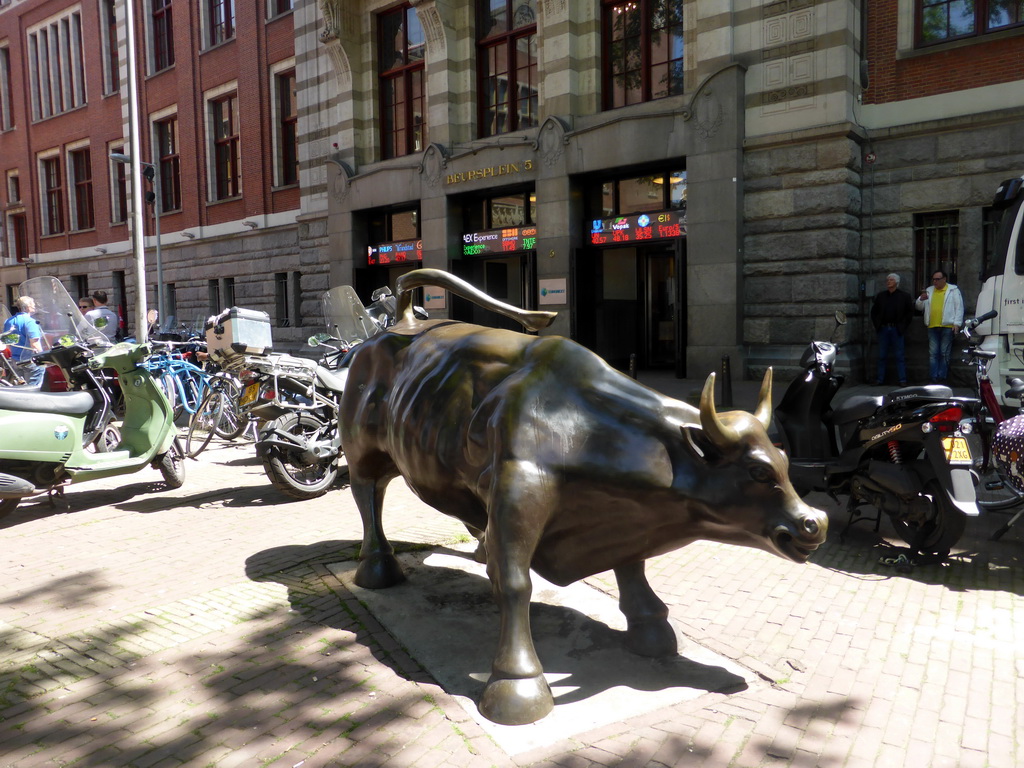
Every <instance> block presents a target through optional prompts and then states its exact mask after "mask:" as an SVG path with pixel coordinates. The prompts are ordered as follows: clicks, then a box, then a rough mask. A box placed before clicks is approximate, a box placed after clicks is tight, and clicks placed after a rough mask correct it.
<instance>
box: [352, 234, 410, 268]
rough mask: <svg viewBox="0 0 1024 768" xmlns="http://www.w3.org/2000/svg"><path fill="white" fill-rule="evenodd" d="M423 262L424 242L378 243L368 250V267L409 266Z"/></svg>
mask: <svg viewBox="0 0 1024 768" xmlns="http://www.w3.org/2000/svg"><path fill="white" fill-rule="evenodd" d="M414 261H423V241H422V240H400V241H398V242H395V243H378V244H377V245H371V246H369V247H368V248H367V249H366V263H367V265H368V266H371V267H376V266H387V265H389V264H408V263H410V262H414Z"/></svg>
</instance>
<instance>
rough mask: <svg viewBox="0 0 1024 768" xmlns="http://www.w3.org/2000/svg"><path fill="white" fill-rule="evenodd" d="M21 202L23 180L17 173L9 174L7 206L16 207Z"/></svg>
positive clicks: (9, 172) (11, 172)
mask: <svg viewBox="0 0 1024 768" xmlns="http://www.w3.org/2000/svg"><path fill="white" fill-rule="evenodd" d="M20 202H21V179H20V178H19V176H18V172H17V171H8V172H7V204H8V205H14V204H16V203H20Z"/></svg>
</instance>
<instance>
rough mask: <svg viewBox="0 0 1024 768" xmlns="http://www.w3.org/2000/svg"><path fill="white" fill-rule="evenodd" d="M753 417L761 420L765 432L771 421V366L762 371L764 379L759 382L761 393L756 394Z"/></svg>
mask: <svg viewBox="0 0 1024 768" xmlns="http://www.w3.org/2000/svg"><path fill="white" fill-rule="evenodd" d="M754 418H755V419H757V420H758V421H760V422H761V425H762V426H763V427H764V430H765V432H767V431H768V427H770V426H771V423H772V369H771V366H769V367H768V370H767V371H765V372H764V380H763V381H762V382H761V393H760V394H759V395H758V396H757V408H756V409H755V410H754Z"/></svg>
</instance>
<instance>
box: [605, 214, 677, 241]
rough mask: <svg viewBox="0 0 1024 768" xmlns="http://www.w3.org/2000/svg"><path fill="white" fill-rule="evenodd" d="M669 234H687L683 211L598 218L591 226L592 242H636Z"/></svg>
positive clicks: (661, 237)
mask: <svg viewBox="0 0 1024 768" xmlns="http://www.w3.org/2000/svg"><path fill="white" fill-rule="evenodd" d="M666 237H686V214H685V213H684V212H682V211H661V212H659V213H641V214H639V215H637V216H615V217H614V218H611V219H594V221H593V222H591V225H590V244H591V245H605V244H606V243H636V242H640V241H643V240H659V239H663V238H666Z"/></svg>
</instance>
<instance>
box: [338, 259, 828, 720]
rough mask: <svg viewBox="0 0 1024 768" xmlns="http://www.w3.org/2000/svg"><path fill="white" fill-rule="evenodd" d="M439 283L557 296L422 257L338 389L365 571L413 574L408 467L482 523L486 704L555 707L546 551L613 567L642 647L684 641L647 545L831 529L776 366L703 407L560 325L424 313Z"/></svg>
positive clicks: (365, 582) (367, 576)
mask: <svg viewBox="0 0 1024 768" xmlns="http://www.w3.org/2000/svg"><path fill="white" fill-rule="evenodd" d="M427 285H430V286H439V287H442V288H446V289H448V290H449V291H452V292H453V293H455V294H457V295H460V296H462V297H464V298H467V299H470V300H472V301H473V302H475V303H478V304H480V305H481V306H485V307H487V308H488V309H492V310H496V311H498V312H501V313H502V314H505V315H507V316H510V317H514V318H516V319H517V320H518V321H519V322H521V323H522V324H523V325H524V327H526V328H528V329H529V330H538V329H540V328H542V327H545V326H547V325H549V324H550V323H551V321H552V319H553V318H554V316H555V313H553V312H526V311H523V310H520V309H518V308H516V307H511V306H509V305H506V304H502V303H501V302H497V301H495V300H494V299H492V298H491V297H489V296H487V295H486V294H483V293H481V292H480V291H478V290H476V289H475V288H474V287H472V286H470V285H469V284H467V283H465V282H463V281H462V280H459V279H458V278H456V277H454V276H453V275H450V274H448V273H447V272H443V271H441V270H435V269H420V270H416V271H414V272H410V273H407V274H405V275H403V276H402V277H401V278H399V280H398V286H397V288H398V300H399V321H398V322H397V323H396V324H395V325H393V326H392V327H391V328H389V329H388V330H387V331H385V332H382V333H380V334H378V335H376V336H374V337H373V338H371V339H370V340H369V341H366V342H364V343H363V344H361V345H360V346H359V347H357V348H356V350H355V352H354V354H353V356H352V359H351V367H350V369H349V374H348V383H347V385H346V387H345V394H344V396H343V397H342V401H341V413H340V422H341V439H342V443H343V445H344V447H345V454H346V456H347V457H348V466H349V472H350V479H351V488H352V493H353V496H354V498H355V502H356V505H357V506H358V508H359V513H360V515H361V518H362V524H363V541H362V548H361V550H360V554H359V563H358V566H357V570H356V576H355V581H356V584H358V585H359V586H361V587H364V588H367V589H381V588H384V587H389V586H392V585H394V584H396V583H398V582H400V581H402V580H403V579H404V578H405V577H404V574H403V573H402V569H401V566H400V565H399V563H398V560H397V559H396V557H395V555H394V549H393V547H392V546H391V544H390V543H389V542H388V540H387V537H386V536H385V534H384V528H383V523H382V513H383V502H384V492H385V489H386V487H387V485H388V483H389V482H390V481H391V480H392V479H393V478H395V477H397V476H398V475H401V476H402V477H403V478H405V481H406V482H407V483H408V485H409V487H410V488H411V489H412V491H413V492H414V493H415V494H416V495H417V496H418V497H419V498H420V499H422V500H423V501H424V502H425V503H426V504H428V505H430V506H432V507H434V508H435V509H438V510H440V511H441V512H443V513H445V514H447V515H451V516H452V517H454V518H457V519H458V520H461V521H462V522H463V523H464V524H465V525H466V526H467V528H469V530H470V531H472V532H473V533H474V534H476V535H477V537H478V538H479V539H480V547H479V550H478V558H480V559H482V560H483V561H484V562H486V564H487V575H488V577H489V578H490V581H491V586H492V590H493V593H494V597H495V600H496V602H497V604H498V608H499V612H500V615H501V625H500V632H499V639H498V648H497V652H496V653H495V656H494V660H493V664H492V669H491V676H490V678H489V680H488V682H487V684H486V686H485V688H484V691H483V695H482V697H481V700H480V702H479V705H478V706H479V709H480V712H481V714H483V715H484V717H486V718H488V719H489V720H492V721H494V722H496V723H501V724H506V725H519V724H525V723H532V722H535V721H537V720H539V719H541V718H542V717H544V716H545V715H546V714H548V712H550V711H551V709H552V707H553V706H554V699H553V697H552V694H551V689H550V688H549V687H548V684H547V681H546V680H545V678H544V672H543V669H542V668H541V664H540V661H539V659H538V658H537V654H536V652H535V650H534V645H533V638H532V636H531V633H530V614H529V605H530V597H531V583H530V569H531V568H532V569H533V570H534V571H536V572H537V573H538V574H540V575H541V576H543V577H544V578H545V579H547V580H549V581H551V582H553V583H555V584H558V585H562V586H564V585H567V584H570V583H572V582H574V581H577V580H579V579H583V578H586V577H587V576H591V575H593V574H596V573H600V572H602V571H606V570H612V571H614V573H615V578H616V580H617V583H618V586H619V592H620V600H619V606H620V609H621V610H622V612H623V614H625V617H626V620H627V627H628V629H627V632H626V642H627V646H628V647H629V649H630V650H631V651H633V652H635V653H638V654H642V655H645V656H671V655H674V654H676V652H677V646H676V634H675V632H674V631H673V629H672V627H671V625H670V624H669V621H668V608H667V606H666V605H665V604H664V603H663V602H662V601H661V600H660V599H659V598H658V597H657V595H655V593H654V591H653V590H652V589H651V587H650V585H649V584H648V582H647V579H646V577H645V575H644V561H645V560H646V559H647V558H649V557H653V556H656V555H659V554H663V553H665V552H669V551H671V550H673V549H676V548H678V547H682V546H685V545H686V544H689V543H691V542H693V541H696V540H698V539H708V540H711V541H718V542H725V543H729V544H739V545H743V546H749V547H757V548H760V549H764V550H767V551H768V552H773V553H775V554H777V555H781V556H782V557H787V558H789V559H791V560H793V561H795V562H797V563H803V562H805V561H806V560H807V558H808V557H809V556H810V554H811V552H812V551H813V550H814V549H815V548H817V547H818V546H819V545H820V544H821V543H822V542H824V540H825V533H826V530H827V527H828V521H827V518H826V516H825V514H824V513H823V512H821V511H820V510H817V509H814V508H813V507H810V506H808V505H806V504H805V503H804V502H803V501H802V500H801V499H800V497H799V496H798V495H797V494H796V492H795V491H794V490H793V486H792V485H791V484H790V481H789V475H788V472H787V460H786V457H785V456H784V455H783V454H782V453H781V452H780V451H779V450H778V449H777V448H775V447H774V446H773V445H772V442H771V440H769V438H768V433H767V431H766V430H767V428H768V424H769V421H770V414H771V370H769V371H768V373H767V374H766V375H765V377H764V382H763V384H762V385H761V392H760V400H759V403H758V406H757V409H756V410H755V412H754V413H753V414H749V413H746V412H744V411H729V412H726V413H721V414H719V413H716V411H715V405H714V397H713V393H714V374H713V373H712V374H711V375H710V376H709V377H708V379H707V382H706V384H705V385H704V390H703V393H702V395H701V398H700V407H699V408H693V407H692V406H690V405H688V404H686V403H684V402H681V401H678V400H675V399H672V398H669V397H665V396H664V395H662V394H660V393H658V392H655V391H654V390H652V389H649V388H648V387H645V386H644V385H642V384H640V383H638V382H636V381H634V380H633V379H631V378H630V377H629V376H626V375H625V374H622V373H620V372H618V371H616V370H614V369H613V368H611V367H610V366H609V365H608V364H607V363H605V362H604V361H603V360H602V359H601V358H599V357H598V356H597V355H595V354H594V353H592V352H591V351H589V350H588V349H586V348H585V347H583V346H580V345H579V344H576V343H575V342H573V341H570V340H568V339H566V338H563V337H560V336H534V335H528V334H525V333H517V332H514V331H509V330H499V329H495V328H484V327H481V326H477V325H470V324H467V323H462V322H457V321H453V320H446V319H433V320H423V319H418V318H416V317H415V315H414V314H413V311H412V299H411V294H410V292H411V291H412V289H414V288H417V287H420V286H427Z"/></svg>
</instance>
